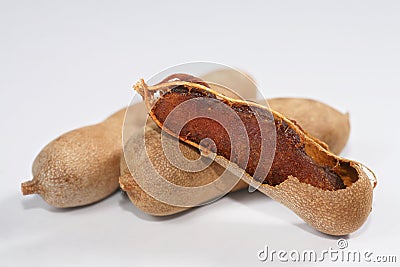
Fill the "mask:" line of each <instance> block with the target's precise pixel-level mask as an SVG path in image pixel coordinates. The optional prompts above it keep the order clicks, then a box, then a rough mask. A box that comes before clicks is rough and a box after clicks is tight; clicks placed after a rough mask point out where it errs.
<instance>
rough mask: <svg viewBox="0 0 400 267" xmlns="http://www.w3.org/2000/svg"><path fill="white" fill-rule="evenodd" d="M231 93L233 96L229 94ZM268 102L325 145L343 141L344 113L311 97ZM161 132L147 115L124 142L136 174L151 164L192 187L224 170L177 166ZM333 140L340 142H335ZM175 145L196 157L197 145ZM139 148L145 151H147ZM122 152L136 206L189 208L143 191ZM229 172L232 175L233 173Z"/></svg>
mask: <svg viewBox="0 0 400 267" xmlns="http://www.w3.org/2000/svg"><path fill="white" fill-rule="evenodd" d="M238 89H239V88H237V89H236V90H238ZM233 97H235V96H234V95H233ZM268 103H269V105H270V107H271V108H272V109H274V110H277V111H278V112H280V113H282V114H290V115H291V116H290V117H291V118H292V119H294V120H295V121H297V122H299V123H301V125H302V126H303V128H304V129H305V130H306V131H307V132H309V133H310V134H312V135H313V136H317V137H318V138H319V139H320V140H321V141H322V142H326V143H328V144H329V147H336V148H337V149H341V148H342V147H343V146H344V145H345V144H346V140H347V138H348V135H349V129H350V125H349V120H348V116H347V115H346V114H343V113H341V112H339V111H337V110H335V109H333V108H332V107H330V106H328V105H326V104H323V103H321V102H319V101H316V100H312V99H303V98H272V99H269V100H268ZM305 111H308V112H305ZM127 123H128V124H129V125H130V124H132V122H131V121H126V122H125V124H127ZM161 134H162V133H161V130H160V128H159V127H158V126H157V125H156V124H155V123H154V122H153V121H152V120H151V119H149V121H148V122H147V125H146V127H145V129H144V130H142V131H137V132H136V133H135V134H133V135H132V136H131V137H130V138H129V139H128V141H127V143H126V144H125V148H124V150H125V153H126V154H128V155H130V159H129V165H130V167H131V168H132V169H134V170H136V171H135V173H136V177H137V176H143V177H145V178H146V179H149V177H150V176H151V175H152V174H151V173H149V171H147V169H149V168H154V169H156V171H157V173H158V174H160V175H161V176H162V177H164V178H165V179H166V180H167V181H169V182H171V183H174V184H179V185H182V186H189V187H196V186H201V185H206V184H208V183H211V182H212V181H214V180H216V179H218V177H220V176H221V175H222V174H223V172H224V171H225V170H224V168H222V167H221V165H219V164H217V163H213V164H211V165H210V166H209V167H208V168H206V169H205V170H202V171H199V172H187V171H184V170H182V169H180V168H177V167H176V166H174V165H173V164H172V163H171V162H170V161H169V160H168V158H167V157H166V156H165V154H164V151H163V150H162V149H160V148H161V147H162V142H161ZM332 137H336V138H332ZM172 139H173V137H169V136H167V137H166V140H167V142H173V141H174V140H172ZM143 140H145V145H144V148H143V144H142V142H143ZM337 144H342V145H340V146H338V145H337ZM340 147H341V148H340ZM179 148H180V151H181V153H182V154H183V155H184V157H186V158H188V159H192V160H193V159H197V158H199V157H200V153H199V151H198V149H196V148H194V147H192V146H190V145H187V144H185V143H183V142H179ZM139 151H146V152H147V153H141V152H139ZM125 153H123V155H122V158H121V177H120V186H121V188H122V189H123V190H125V191H126V193H127V195H128V197H129V198H130V200H131V201H132V202H133V204H134V205H135V206H136V207H138V208H139V209H140V210H141V211H143V212H145V213H147V214H150V215H153V216H167V215H172V214H176V213H179V212H182V211H185V210H187V209H189V208H190V207H182V206H174V205H170V204H168V203H165V202H163V201H160V200H157V199H156V198H154V197H152V196H151V195H149V194H148V193H146V192H145V191H144V190H143V189H142V188H141V187H140V186H139V185H138V184H137V182H136V181H135V179H134V177H132V174H131V172H130V170H129V168H128V166H127V164H126V159H125ZM151 163H152V164H151ZM144 166H146V167H147V168H145V167H144ZM231 175H232V176H233V175H234V174H231ZM247 187H248V185H247V183H245V182H244V181H242V180H240V181H239V182H238V183H237V184H236V185H235V186H234V187H233V188H232V189H231V192H235V191H238V190H242V189H245V188H247Z"/></svg>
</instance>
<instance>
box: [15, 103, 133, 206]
mask: <svg viewBox="0 0 400 267" xmlns="http://www.w3.org/2000/svg"><path fill="white" fill-rule="evenodd" d="M125 110H126V109H121V110H120V111H118V112H116V113H114V114H113V115H111V116H110V117H109V118H107V119H106V120H105V121H103V122H101V123H99V124H96V125H91V126H86V127H83V128H79V129H76V130H73V131H70V132H68V133H65V134H63V135H61V136H60V137H58V138H56V139H55V140H53V141H52V142H50V143H49V144H48V145H46V146H45V147H44V148H43V149H42V151H40V153H39V154H38V156H37V157H36V159H35V160H34V163H33V166H32V174H33V179H32V180H30V181H27V182H24V183H22V184H21V190H22V193H23V195H29V194H40V195H41V197H42V198H43V199H44V200H45V201H46V202H47V203H48V204H50V205H52V206H54V207H58V208H68V207H77V206H82V205H87V204H91V203H94V202H97V201H99V200H101V199H103V198H105V197H107V196H109V195H110V194H112V193H113V192H115V191H116V190H117V189H118V186H119V184H118V178H119V176H120V169H119V163H120V158H121V151H122V125H123V120H124V116H125Z"/></svg>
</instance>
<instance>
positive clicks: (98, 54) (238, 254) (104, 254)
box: [0, 1, 400, 267]
mask: <svg viewBox="0 0 400 267" xmlns="http://www.w3.org/2000/svg"><path fill="white" fill-rule="evenodd" d="M167 2H168V1H165V3H161V1H160V3H153V2H149V1H141V2H136V3H135V2H134V1H1V2H0V33H1V34H0V73H1V75H0V88H1V91H0V101H1V105H0V109H1V113H0V116H1V117H0V119H1V122H2V127H1V139H0V145H1V156H0V176H1V178H0V181H1V186H0V210H1V217H0V218H1V219H0V266H1V267H10V266H72V265H74V266H94V265H96V266H111V265H121V266H122V265H125V266H127V264H129V266H146V265H148V266H157V265H163V266H169V265H171V266H179V265H181V266H188V265H189V264H190V266H197V265H199V266H200V265H207V266H212V265H214V266H252V265H254V266H257V265H265V264H266V263H264V264H262V263H260V262H259V261H258V260H257V252H258V251H259V250H261V249H263V248H264V246H265V245H268V246H269V247H270V248H272V249H277V250H278V249H282V248H285V249H287V250H291V249H299V250H301V249H316V250H322V249H327V248H329V247H336V238H332V237H329V236H326V235H322V234H319V233H317V232H315V231H314V230H312V229H311V228H309V227H308V226H306V225H305V224H304V223H303V222H302V221H301V220H300V219H299V218H298V217H297V216H296V215H294V214H293V213H292V212H291V211H290V210H288V209H286V208H284V207H282V206H281V205H279V204H277V203H275V202H274V201H272V200H270V199H269V198H267V197H265V196H264V195H261V194H259V193H254V194H249V193H246V192H240V193H235V194H231V195H229V196H227V197H225V198H224V199H222V200H220V201H218V202H216V203H214V204H212V205H209V206H205V207H202V208H198V209H194V210H192V211H190V212H186V213H184V214H182V215H179V216H175V217H172V218H168V219H155V218H151V217H149V216H146V215H144V214H142V213H140V212H139V211H138V210H137V209H136V208H135V207H134V206H133V205H131V203H130V202H129V201H128V200H127V199H126V198H124V197H123V196H122V195H121V194H120V193H116V194H115V195H113V196H112V197H110V198H108V199H106V200H104V201H102V202H100V203H98V204H96V205H92V206H88V207H84V208H79V209H73V210H66V211H65V210H56V209H54V208H51V207H49V206H48V205H47V204H46V203H45V202H44V201H43V200H42V199H41V198H40V197H39V196H28V197H22V195H21V193H20V182H22V181H24V180H27V179H30V177H31V173H30V168H31V164H32V161H33V159H34V157H35V156H36V154H37V153H38V152H39V151H40V149H41V148H42V147H43V146H44V145H45V144H46V143H48V142H49V141H50V140H52V139H53V138H55V137H57V136H58V135H60V134H62V133H64V132H66V131H68V130H70V129H74V128H77V127H80V126H83V125H87V124H91V123H95V122H98V121H100V120H102V119H103V118H105V117H107V116H108V115H109V114H110V113H112V112H113V111H114V110H117V109H119V108H121V107H123V106H125V105H126V104H128V103H129V101H130V99H131V97H132V89H131V85H132V84H133V83H134V82H135V81H136V80H137V79H138V78H140V77H144V78H149V77H150V76H151V75H153V74H154V73H156V72H158V71H160V70H162V69H164V68H166V67H169V66H171V65H174V64H178V63H183V62H188V61H193V60H206V61H213V62H219V63H223V64H227V65H231V66H236V67H239V68H241V69H244V70H247V71H248V72H249V73H251V74H252V75H253V76H254V77H255V78H256V79H257V80H258V81H259V84H260V87H261V88H262V90H263V91H264V93H265V94H267V95H268V96H271V97H272V96H303V97H313V98H315V99H318V100H321V101H324V102H328V103H330V104H331V105H333V106H335V107H337V108H339V109H341V110H343V111H349V112H350V113H351V120H352V133H351V138H350V140H349V144H348V146H347V148H346V150H345V152H344V155H345V156H346V157H350V158H354V159H357V160H359V161H361V162H364V163H366V164H367V165H368V166H370V167H371V168H372V169H373V170H374V171H376V173H377V175H378V178H379V184H378V187H377V188H376V190H375V192H374V193H375V195H374V204H373V212H372V214H371V216H370V218H369V219H368V221H367V223H366V224H365V225H364V227H363V228H362V229H361V230H359V231H358V232H356V233H355V234H352V235H350V236H349V237H347V238H348V242H349V248H351V249H355V250H362V249H369V250H371V251H374V252H375V253H376V254H388V255H397V257H398V260H400V251H399V248H398V247H399V242H400V236H399V231H400V223H399V220H400V215H399V212H398V203H399V201H400V194H399V193H398V190H399V188H400V182H399V181H400V180H399V179H398V165H399V163H398V151H399V149H400V144H399V142H400V141H399V138H398V136H399V134H400V131H399V130H400V128H399V124H398V118H397V117H396V116H397V115H396V114H399V104H398V99H399V93H398V91H399V89H400V75H399V74H400V63H399V62H400V50H399V47H400V34H399V33H400V16H399V13H400V2H398V1H255V2H251V1H244V2H243V1H242V3H241V4H238V3H236V2H234V1H221V2H220V3H214V1H197V2H194V3H190V2H189V1H181V2H177V1H176V2H171V3H167ZM269 264H270V263H269ZM387 266H394V264H387Z"/></svg>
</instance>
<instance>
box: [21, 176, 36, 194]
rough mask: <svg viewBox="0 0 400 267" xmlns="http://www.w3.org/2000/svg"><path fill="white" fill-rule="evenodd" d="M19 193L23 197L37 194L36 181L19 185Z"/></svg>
mask: <svg viewBox="0 0 400 267" xmlns="http://www.w3.org/2000/svg"><path fill="white" fill-rule="evenodd" d="M21 191H22V194H23V195H24V196H25V195H31V194H38V193H39V184H38V181H37V180H36V179H33V180H30V181H27V182H23V183H22V184H21Z"/></svg>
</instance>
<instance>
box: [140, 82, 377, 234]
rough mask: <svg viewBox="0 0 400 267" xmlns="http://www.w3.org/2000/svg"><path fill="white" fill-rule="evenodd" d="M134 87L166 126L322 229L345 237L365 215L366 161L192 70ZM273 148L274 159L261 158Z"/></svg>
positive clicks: (368, 195)
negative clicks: (329, 146)
mask: <svg viewBox="0 0 400 267" xmlns="http://www.w3.org/2000/svg"><path fill="white" fill-rule="evenodd" d="M135 90H137V91H138V92H139V93H140V94H141V95H142V97H143V99H144V101H145V103H146V105H147V108H148V110H149V114H150V116H151V118H152V119H153V120H154V122H155V123H156V124H157V125H158V126H159V127H161V128H162V129H163V131H165V132H166V133H168V134H170V135H172V136H174V137H177V138H179V139H180V140H181V141H183V142H185V143H187V144H189V145H192V146H194V147H196V148H199V149H201V150H202V151H204V153H205V154H206V155H209V156H214V157H215V158H214V160H215V161H216V162H217V163H219V164H220V165H222V166H223V167H225V168H228V169H229V170H230V171H233V172H235V173H237V174H239V175H240V174H243V176H242V179H243V180H244V181H245V182H247V183H249V184H252V185H254V184H255V183H261V185H260V186H259V188H258V190H260V191H261V192H263V193H264V194H267V195H268V196H270V197H271V198H273V199H275V200H277V201H279V202H281V203H282V204H284V205H285V206H286V207H288V208H290V209H291V210H292V211H294V212H295V213H296V214H297V215H299V216H300V217H301V218H302V219H303V220H304V221H305V222H307V223H308V224H309V225H311V226H313V227H314V228H316V229H317V230H319V231H321V232H324V233H327V234H331V235H345V234H349V233H352V232H354V231H355V230H357V229H358V228H360V227H361V226H362V224H363V223H364V222H365V220H366V219H367V217H368V215H369V213H370V211H371V206H372V195H373V187H374V186H375V184H376V181H374V184H371V181H370V179H369V177H368V176H367V175H366V173H365V172H364V171H363V168H362V165H361V164H359V163H357V162H354V161H351V160H347V159H343V158H340V157H338V156H336V155H334V154H332V153H331V152H329V151H328V150H327V149H326V148H324V147H323V146H321V144H320V143H319V142H316V139H315V138H313V137H311V136H310V135H309V134H307V133H306V132H304V131H303V130H302V128H301V127H300V126H299V125H298V124H296V123H295V122H294V121H291V120H289V119H287V118H286V117H284V116H283V115H281V114H279V113H278V112H276V111H274V110H272V109H268V108H266V107H265V106H261V105H258V104H256V103H252V102H246V101H242V100H235V99H232V98H229V97H226V96H224V95H221V94H219V93H217V92H215V91H214V90H212V89H210V88H209V87H208V86H207V84H206V83H204V82H202V81H198V80H196V78H193V77H191V76H187V77H183V76H182V77H181V80H178V81H177V80H174V81H170V79H168V78H167V79H165V80H164V81H163V82H161V83H160V84H158V85H155V86H148V85H147V84H146V83H145V82H144V81H143V80H141V81H139V82H138V83H137V84H136V86H135ZM187 103H189V104H187ZM193 114H195V115H196V114H197V115H196V116H197V117H196V116H195V117H193ZM198 114H200V115H202V116H198ZM207 114H210V116H209V117H207ZM221 121H222V122H223V123H224V125H221V123H220V122H221ZM241 125H242V126H243V127H240V126H241ZM226 128H228V130H227V129H226ZM232 128H233V129H234V131H230V130H232ZM272 130H274V131H272ZM243 131H244V132H243ZM273 132H275V135H273V134H272V133H273ZM204 140H205V141H204ZM210 140H211V141H210ZM232 140H233V142H230V141H232ZM273 148H275V149H273ZM271 150H274V157H273V158H271V157H264V153H265V151H267V152H268V151H271ZM168 193H170V194H171V193H173V192H166V193H165V194H168Z"/></svg>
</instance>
